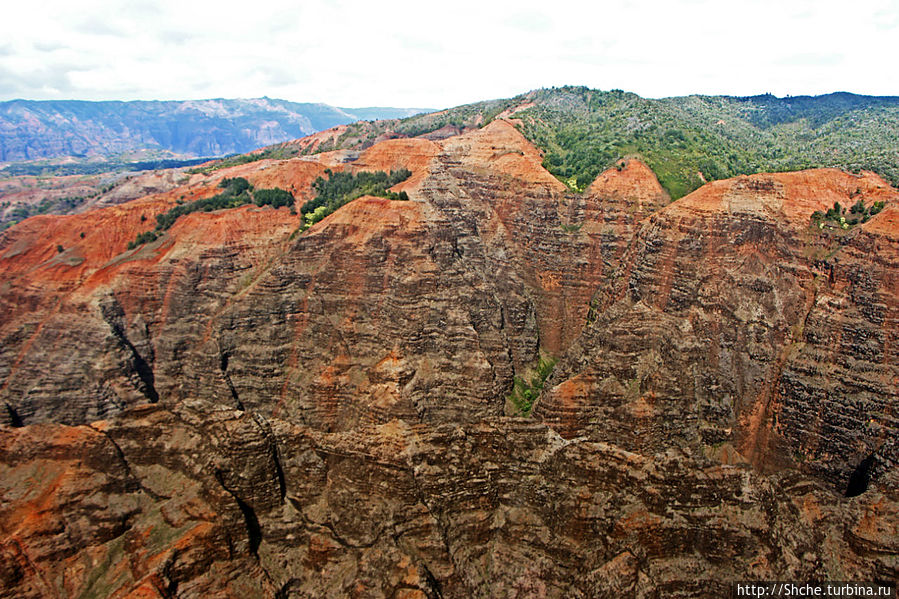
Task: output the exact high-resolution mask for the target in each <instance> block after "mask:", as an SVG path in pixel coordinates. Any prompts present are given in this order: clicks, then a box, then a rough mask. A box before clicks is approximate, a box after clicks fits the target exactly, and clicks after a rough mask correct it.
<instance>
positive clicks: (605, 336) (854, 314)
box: [536, 171, 899, 490]
mask: <svg viewBox="0 0 899 599" xmlns="http://www.w3.org/2000/svg"><path fill="white" fill-rule="evenodd" d="M858 198H862V199H863V200H864V201H866V202H867V203H868V204H869V205H870V204H872V203H873V202H874V201H879V200H883V201H886V202H895V201H896V198H897V194H896V192H895V190H893V189H892V188H890V187H889V186H888V185H886V184H885V183H883V182H882V181H881V180H879V179H878V178H877V177H875V176H873V175H865V176H853V175H849V174H846V173H842V172H839V171H812V172H802V173H786V174H778V175H756V176H752V177H742V178H739V179H735V180H731V181H725V182H716V183H714V184H711V185H709V186H707V187H704V188H702V189H701V190H699V191H697V192H696V193H695V194H692V195H690V196H687V197H686V198H684V199H683V200H680V201H678V202H675V203H673V204H671V205H670V206H668V207H667V208H666V209H664V210H662V211H660V212H658V213H656V214H654V215H653V216H651V217H650V218H649V219H647V220H646V221H645V222H644V224H643V226H642V228H641V229H640V232H639V234H638V235H637V237H636V238H635V240H634V242H633V243H632V244H631V248H630V249H629V250H628V253H627V255H626V256H625V258H624V259H623V260H622V263H621V265H620V267H619V270H618V271H617V272H616V273H615V275H614V277H613V281H614V282H613V284H610V285H608V286H605V287H602V288H600V290H599V292H598V294H597V296H596V299H595V300H594V301H595V303H596V313H597V317H596V321H595V322H593V323H592V324H591V325H590V326H589V327H588V328H587V329H585V331H584V333H583V335H582V336H581V338H580V339H579V340H578V341H577V342H576V343H575V344H574V345H573V346H572V347H571V348H570V349H569V351H568V353H567V354H566V356H565V358H564V359H563V360H561V361H560V363H559V366H558V367H557V370H556V373H555V374H554V376H553V378H552V380H551V383H552V384H551V386H552V389H551V390H550V391H549V392H548V393H547V394H546V396H545V397H544V398H543V399H542V400H541V402H540V404H539V405H538V407H537V409H536V412H537V414H538V415H539V416H540V417H541V418H543V419H544V420H545V421H546V422H548V423H551V424H552V425H553V426H554V427H556V428H557V430H559V431H560V432H561V433H562V434H563V435H565V436H570V437H573V436H579V435H583V434H590V436H591V437H592V438H595V439H597V440H603V441H606V442H611V443H615V444H619V445H622V446H625V447H633V448H639V449H640V450H641V451H644V452H657V451H664V450H666V449H668V448H671V447H683V446H694V447H703V446H705V447H707V448H720V447H721V446H723V445H727V446H733V447H736V448H737V449H738V450H739V452H740V454H741V455H743V456H744V457H746V458H747V459H749V460H750V461H752V462H753V463H754V464H755V465H756V466H758V467H759V468H761V469H763V470H770V469H778V468H782V467H785V466H794V467H799V468H801V469H803V470H805V471H808V472H815V473H816V474H819V475H822V476H824V477H825V478H827V479H828V480H829V481H830V482H831V484H833V485H834V487H835V488H839V489H840V490H842V489H845V486H846V484H847V482H848V480H849V476H850V474H851V473H852V471H853V470H854V469H855V467H856V465H857V464H858V463H859V462H861V461H862V460H863V459H864V458H865V457H867V456H868V455H870V454H872V453H876V454H877V456H878V458H877V459H878V463H879V464H881V467H882V468H883V471H884V472H886V471H889V470H891V469H892V468H894V467H895V464H896V460H897V457H899V454H897V453H896V452H897V448H896V446H895V441H893V440H892V439H894V438H895V435H894V432H895V419H894V417H893V410H894V407H893V406H895V405H896V401H897V385H896V380H897V375H899V370H897V369H899V361H897V357H896V355H895V352H894V350H893V349H892V348H893V345H894V342H893V339H894V337H895V334H896V333H895V332H896V330H897V326H896V320H895V311H896V309H897V306H899V296H897V291H899V288H897V287H896V283H895V280H896V279H895V276H896V275H895V273H896V270H895V262H894V258H893V257H894V256H895V255H896V245H895V244H896V232H895V230H894V229H889V228H888V227H884V223H885V222H886V221H888V219H890V218H893V217H891V216H890V214H891V212H892V210H893V209H889V210H887V211H886V212H884V213H882V214H881V215H878V216H877V217H875V218H874V219H872V220H871V221H870V222H867V223H865V224H862V225H859V226H857V227H856V228H855V229H852V230H848V231H846V232H840V233H828V232H824V231H819V230H817V229H815V228H812V227H810V226H809V223H810V217H811V214H812V212H813V211H814V210H827V209H828V208H830V207H831V206H832V205H833V203H834V201H839V202H841V203H842V204H844V205H851V204H852V203H854V202H855V201H857V199H858ZM888 431H893V433H889V432H888ZM891 437H892V438H891Z"/></svg>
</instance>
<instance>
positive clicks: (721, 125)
mask: <svg viewBox="0 0 899 599" xmlns="http://www.w3.org/2000/svg"><path fill="white" fill-rule="evenodd" d="M530 103H533V106H530V107H528V108H524V109H521V110H518V111H517V112H516V113H515V118H516V119H519V120H520V121H521V124H520V125H519V127H520V129H521V131H522V132H523V133H524V135H525V136H527V137H528V139H530V140H531V141H532V142H534V143H535V144H536V145H537V146H538V147H540V148H541V149H542V150H543V151H544V155H545V161H544V166H545V167H546V168H547V169H548V170H549V171H550V172H552V173H553V174H554V175H556V176H557V177H558V178H559V179H560V180H562V181H563V182H565V183H566V184H568V185H569V187H571V188H572V189H574V190H583V189H584V188H586V186H587V185H589V184H590V182H591V181H592V180H593V179H594V178H595V177H596V175H597V174H599V173H600V172H601V171H602V170H604V169H605V168H608V167H610V166H612V165H614V164H615V161H616V160H617V159H618V158H620V157H624V156H631V155H636V156H639V157H641V158H642V159H643V160H645V161H646V162H647V163H648V164H649V165H650V167H652V169H653V170H654V171H655V172H656V174H657V175H658V177H659V180H660V181H661V183H662V185H663V186H664V187H665V188H666V189H667V190H668V192H669V193H670V194H671V196H672V197H673V198H679V197H681V196H683V195H685V194H687V193H689V192H691V191H693V190H694V189H696V188H697V187H699V186H700V185H702V184H703V181H711V180H714V179H722V178H727V177H733V176H736V175H740V174H751V173H756V172H765V171H769V172H770V171H789V170H799V169H804V168H812V167H824V166H833V167H838V168H843V169H845V170H849V171H858V170H859V169H868V170H873V171H875V172H877V173H879V174H880V175H881V176H883V177H884V178H886V179H887V180H889V181H891V182H892V183H893V184H894V185H895V184H899V144H897V143H896V140H897V139H899V98H897V97H871V96H858V95H854V94H847V93H836V94H829V95H825V96H815V97H809V96H797V97H787V98H777V97H774V96H771V95H763V96H754V97H746V98H737V97H728V96H686V97H678V98H665V99H660V100H655V99H648V98H641V97H640V96H637V95H636V94H632V93H627V92H623V91H620V90H612V91H598V90H592V89H588V88H585V87H563V88H552V89H541V90H535V91H532V92H529V93H527V94H522V95H520V96H516V97H515V98H509V99H503V100H491V101H486V102H478V103H475V104H468V105H465V106H459V107H456V108H452V109H449V110H444V111H440V112H435V113H431V114H426V115H417V116H413V117H410V118H406V119H401V120H389V121H377V122H366V121H363V122H359V123H354V124H352V125H350V126H349V127H348V128H347V130H346V132H345V133H344V134H343V135H341V137H340V138H339V139H337V140H336V143H329V144H328V145H326V146H325V147H323V148H320V149H328V150H330V149H338V148H364V147H367V146H369V145H371V144H372V143H374V141H375V140H376V139H379V138H381V139H383V138H384V137H414V136H417V135H426V134H428V133H430V132H433V131H436V130H437V129H440V128H442V127H445V126H447V125H449V126H452V127H455V128H457V129H459V130H466V129H471V128H475V127H479V126H483V125H485V124H487V123H489V122H490V121H491V120H492V119H493V118H495V117H496V116H497V115H498V114H500V113H501V112H502V111H503V110H506V109H508V108H513V107H519V106H522V105H526V104H530Z"/></svg>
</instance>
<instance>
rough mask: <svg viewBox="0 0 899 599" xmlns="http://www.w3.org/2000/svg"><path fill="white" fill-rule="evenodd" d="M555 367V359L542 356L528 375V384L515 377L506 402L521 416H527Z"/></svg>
mask: <svg viewBox="0 0 899 599" xmlns="http://www.w3.org/2000/svg"><path fill="white" fill-rule="evenodd" d="M555 365H556V360H555V358H551V357H544V356H543V355H542V354H541V355H540V358H539V359H538V360H537V367H536V368H535V369H534V371H533V373H532V374H531V375H530V382H527V381H526V380H525V379H523V378H521V377H517V376H516V377H515V378H514V380H513V383H512V393H510V394H509V396H508V398H507V399H508V400H509V401H510V402H511V403H512V405H513V406H515V409H516V410H518V413H519V414H521V415H522V416H529V415H530V413H531V410H532V409H533V407H534V402H535V401H537V398H538V397H540V392H541V391H542V390H543V385H544V384H545V383H546V379H547V378H549V375H550V373H551V372H552V371H553V368H554V367H555Z"/></svg>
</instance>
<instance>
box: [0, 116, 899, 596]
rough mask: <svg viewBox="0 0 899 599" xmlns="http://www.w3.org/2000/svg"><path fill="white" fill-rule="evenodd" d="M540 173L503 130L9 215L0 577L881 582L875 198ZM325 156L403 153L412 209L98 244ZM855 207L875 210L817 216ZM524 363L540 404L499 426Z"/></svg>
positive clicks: (890, 198) (630, 175) (39, 585)
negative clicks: (848, 216)
mask: <svg viewBox="0 0 899 599" xmlns="http://www.w3.org/2000/svg"><path fill="white" fill-rule="evenodd" d="M541 161H542V157H541V155H540V153H539V151H537V149H536V148H534V147H533V146H532V145H531V144H529V143H528V142H527V141H526V140H525V139H524V137H523V136H522V135H521V134H520V133H519V132H518V131H517V130H516V129H515V126H514V124H513V123H511V122H508V121H504V120H502V119H499V120H496V121H494V122H493V123H491V124H490V125H489V126H487V127H484V128H483V129H481V130H478V131H474V132H470V133H466V134H463V135H459V136H453V137H448V138H446V139H436V140H427V139H397V140H388V141H385V142H381V143H378V144H375V145H373V146H372V147H370V148H368V149H366V150H364V151H360V152H355V151H354V152H347V151H337V152H329V153H324V154H321V155H316V156H314V157H308V156H307V157H303V158H295V159H291V160H286V161H275V160H263V161H258V162H255V163H251V164H244V165H241V166H237V167H233V168H231V169H225V170H222V171H218V172H217V173H216V175H215V176H214V177H206V176H203V175H195V176H193V177H192V179H191V181H189V182H188V183H187V184H186V185H184V186H182V187H179V188H176V189H173V190H170V191H165V192H162V193H159V194H156V195H154V196H150V197H147V198H144V199H140V200H136V201H133V202H128V203H125V204H122V205H118V206H112V207H108V208H104V209H101V210H96V211H91V212H87V213H84V214H78V215H70V216H66V217H42V218H40V219H29V220H27V221H25V222H24V223H22V224H20V225H18V226H16V227H14V228H13V229H11V230H10V231H8V232H7V233H5V234H4V236H3V237H2V238H0V272H2V273H3V275H2V279H0V314H2V318H0V402H2V404H3V408H4V410H2V411H0V423H3V425H2V426H0V447H2V449H0V481H2V483H0V484H2V485H3V486H2V488H0V531H2V532H3V533H4V537H5V539H7V540H5V541H3V545H2V546H0V551H2V553H3V555H4V558H5V559H4V560H3V564H4V565H3V566H0V581H2V588H3V592H5V593H6V594H7V595H8V596H35V597H36V596H46V595H50V596H52V595H53V594H56V595H75V596H77V595H94V596H97V595H99V596H112V595H115V596H135V597H136V596H160V597H171V596H184V597H191V596H214V595H220V596H271V597H329V596H331V597H343V596H385V597H407V598H410V597H428V598H434V597H534V596H536V597H540V596H546V597H561V596H566V597H568V596H571V597H596V596H609V597H613V596H615V597H617V596H636V597H653V596H661V595H663V594H664V595H666V596H667V595H673V596H683V597H704V596H721V595H724V594H727V593H728V592H729V588H730V587H729V585H730V583H731V582H732V581H735V580H745V579H759V580H774V579H809V580H823V579H832V580H838V579H843V580H846V579H849V580H885V581H889V580H895V579H896V578H897V573H899V563H897V557H896V556H897V549H899V548H897V546H896V543H895V538H896V536H897V535H896V532H897V530H896V529H897V509H899V508H897V505H899V504H897V493H899V485H897V482H899V481H897V478H896V471H897V470H896V467H895V466H896V460H897V454H896V451H897V449H896V445H895V439H896V438H897V422H896V419H895V417H894V412H895V405H896V402H897V387H899V385H897V383H896V381H897V375H899V372H897V368H899V361H897V359H896V355H895V346H896V339H895V336H896V331H897V330H899V327H897V326H896V325H897V313H899V312H897V310H899V301H897V292H899V288H897V281H899V277H897V272H899V270H897V268H899V258H897V256H899V246H897V239H899V233H897V223H899V212H897V204H899V202H897V200H899V194H897V192H896V191H895V190H894V189H893V188H891V187H890V186H888V185H887V184H885V183H884V182H883V181H882V180H880V179H879V178H877V177H876V176H874V175H871V174H863V175H850V174H847V173H842V172H839V171H835V170H817V171H804V172H799V173H787V174H775V175H753V176H750V177H741V178H737V179H733V180H728V181H719V182H714V183H711V184H709V185H707V186H705V187H703V188H701V189H700V190H698V191H697V192H695V193H694V194H691V195H689V196H687V197H685V198H682V199H681V200H678V201H676V202H673V203H670V202H669V198H668V197H667V196H666V194H665V192H664V191H663V190H662V188H661V187H660V186H659V184H658V181H657V180H656V178H655V176H654V174H653V173H652V172H651V171H650V170H649V169H648V168H647V167H646V166H645V165H643V164H642V163H641V162H639V161H638V160H636V159H628V160H625V161H622V162H621V163H620V164H619V165H617V166H615V167H613V168H612V169H610V170H608V171H607V172H605V173H602V174H601V175H600V177H599V178H598V179H597V180H596V181H595V182H594V183H593V185H591V186H590V188H589V189H588V190H587V191H586V192H585V193H583V194H574V193H572V192H570V191H569V190H568V189H567V188H566V187H565V186H564V185H563V184H562V183H560V182H559V181H558V180H556V179H555V178H554V177H552V176H551V175H549V174H548V173H547V172H546V171H545V170H544V169H543V168H542V167H541ZM326 168H331V169H351V170H352V169H356V170H372V169H378V170H390V169H397V168H409V169H410V170H411V171H412V176H411V177H410V178H409V179H408V180H407V181H405V182H403V183H401V184H400V185H399V186H398V187H397V188H396V189H397V190H400V189H402V190H404V191H406V192H407V193H408V194H409V196H410V198H411V201H408V202H402V201H392V200H387V199H384V198H375V197H371V196H366V197H361V198H359V199H357V200H355V201H353V202H351V203H349V204H348V205H346V206H344V207H343V208H341V209H340V210H338V211H336V212H335V213H333V214H331V215H330V216H329V217H327V218H325V219H324V220H322V221H321V222H319V223H317V224H316V225H315V226H313V227H312V228H310V229H309V230H308V231H306V232H305V233H302V234H300V233H299V231H298V225H299V222H298V217H297V216H295V215H292V214H290V212H289V211H288V210H286V209H281V210H272V209H270V208H265V209H260V208H257V207H255V206H245V207H242V208H239V209H235V210H228V211H219V212H213V213H197V214H192V215H189V216H186V217H183V218H181V219H179V220H178V221H177V222H176V224H175V225H174V226H173V227H172V228H171V229H170V230H169V231H168V232H167V233H166V235H165V236H163V237H162V238H161V239H160V240H158V241H156V242H154V243H152V244H147V245H144V246H141V247H140V248H138V249H136V250H126V247H125V245H126V244H127V242H128V241H130V240H132V239H134V237H135V235H136V234H137V233H138V232H140V231H142V230H146V229H148V228H150V226H149V225H148V224H147V222H146V221H149V222H152V219H154V218H155V215H156V214H157V213H158V212H161V211H163V210H165V209H167V208H168V207H170V206H172V205H174V204H175V203H176V202H178V201H179V200H190V199H194V198H199V197H204V196H206V195H209V194H212V193H215V187H216V184H217V181H218V179H220V178H221V177H225V176H229V177H233V176H244V177H247V178H248V179H250V180H251V181H252V182H253V183H254V184H256V185H257V186H262V187H273V186H278V187H282V188H285V189H291V190H292V191H293V192H294V193H295V195H296V197H297V198H298V201H299V202H302V201H304V200H305V199H308V198H309V197H311V193H312V192H311V184H312V181H313V180H314V179H315V177H317V176H319V175H322V174H323V173H324V171H325V169H326ZM858 199H861V200H863V202H865V203H866V204H867V205H871V204H872V203H873V202H874V201H883V202H884V203H885V205H886V208H885V209H884V210H883V211H882V212H880V213H879V214H877V215H876V216H874V217H872V218H871V219H870V220H868V221H867V222H865V223H864V224H860V225H858V226H856V227H854V228H851V229H846V230H843V229H840V230H834V231H830V230H823V229H816V228H812V227H810V219H811V215H812V212H813V211H815V210H826V209H827V208H829V207H830V206H832V204H833V202H834V201H839V202H840V203H842V204H843V205H846V206H849V205H852V204H853V203H854V202H856V201H857V200H858ZM142 217H145V218H142ZM82 232H83V233H84V236H83V237H82V236H81V235H80V233H82ZM57 245H59V246H61V247H62V251H61V252H60V251H59V250H58V248H57V247H56V246H57ZM541 356H542V357H544V358H549V357H552V358H557V359H558V361H557V363H556V366H555V370H554V371H553V372H552V374H551V375H550V376H549V378H548V380H547V381H546V383H545V385H544V387H543V390H542V392H541V391H540V385H536V384H534V385H533V390H532V391H533V392H534V393H535V394H538V395H539V398H538V399H537V401H536V404H535V407H534V413H533V418H530V419H526V418H517V417H513V415H516V414H517V413H518V409H517V408H516V406H514V405H512V403H510V402H509V400H507V397H508V396H509V394H510V392H511V391H512V388H513V381H514V380H515V378H516V377H519V379H520V380H523V381H524V383H525V384H527V382H530V381H531V380H532V374H533V372H534V368H535V366H536V364H537V362H538V359H539V358H540V357H541ZM67 443H68V444H71V447H72V450H71V451H68V452H67V451H65V450H64V448H65V446H66V444H67ZM48 473H49V474H48ZM850 481H851V482H850ZM846 495H848V497H847V496H846ZM126 556H127V559H126V558H125V557H126Z"/></svg>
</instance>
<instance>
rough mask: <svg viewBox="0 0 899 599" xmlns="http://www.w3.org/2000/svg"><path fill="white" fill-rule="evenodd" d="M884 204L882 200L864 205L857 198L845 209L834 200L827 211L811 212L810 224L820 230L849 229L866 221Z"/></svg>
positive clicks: (881, 208)
mask: <svg viewBox="0 0 899 599" xmlns="http://www.w3.org/2000/svg"><path fill="white" fill-rule="evenodd" d="M884 206H885V203H884V202H883V201H882V200H881V201H879V202H874V203H873V204H871V205H870V206H865V202H864V201H863V200H861V199H859V200H858V201H857V202H856V203H855V204H853V205H852V207H851V208H850V209H849V210H848V211H847V210H846V209H845V208H843V206H841V205H840V203H839V202H834V203H833V208H829V209H828V210H827V212H821V211H820V210H815V211H814V212H813V213H812V225H813V226H815V227H817V228H818V229H819V230H822V231H834V230H839V229H842V230H846V229H850V228H852V227H854V226H855V225H857V224H860V223H864V222H868V219H870V218H871V217H872V216H874V215H875V214H878V213H879V212H880V211H881V210H883V208H884Z"/></svg>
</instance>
